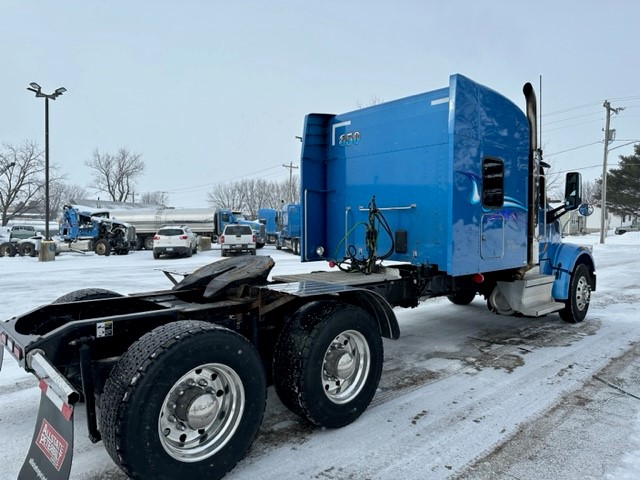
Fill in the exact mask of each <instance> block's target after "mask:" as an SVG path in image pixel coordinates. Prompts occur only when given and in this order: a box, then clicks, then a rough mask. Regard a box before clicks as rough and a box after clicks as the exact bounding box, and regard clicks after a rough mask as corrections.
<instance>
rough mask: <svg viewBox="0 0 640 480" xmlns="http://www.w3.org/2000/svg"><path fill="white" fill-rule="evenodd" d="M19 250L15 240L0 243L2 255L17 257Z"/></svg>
mask: <svg viewBox="0 0 640 480" xmlns="http://www.w3.org/2000/svg"><path fill="white" fill-rule="evenodd" d="M17 252H18V250H17V249H16V246H15V244H14V243H13V242H4V243H2V244H0V257H15V256H16V253H17Z"/></svg>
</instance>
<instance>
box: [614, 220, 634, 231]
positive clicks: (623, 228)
mask: <svg viewBox="0 0 640 480" xmlns="http://www.w3.org/2000/svg"><path fill="white" fill-rule="evenodd" d="M627 232H640V225H638V221H637V220H634V221H633V222H631V225H621V226H619V227H616V230H615V233H616V235H622V234H623V233H627Z"/></svg>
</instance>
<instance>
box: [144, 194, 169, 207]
mask: <svg viewBox="0 0 640 480" xmlns="http://www.w3.org/2000/svg"><path fill="white" fill-rule="evenodd" d="M140 203H144V204H145V205H161V206H163V207H166V206H167V205H168V204H169V196H168V195H167V192H146V193H143V194H142V196H141V197H140Z"/></svg>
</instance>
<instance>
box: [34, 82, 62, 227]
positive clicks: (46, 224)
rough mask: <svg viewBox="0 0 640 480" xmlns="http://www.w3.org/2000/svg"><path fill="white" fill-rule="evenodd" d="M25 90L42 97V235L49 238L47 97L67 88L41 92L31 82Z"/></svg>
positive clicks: (54, 96) (50, 97) (35, 84)
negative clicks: (43, 217)
mask: <svg viewBox="0 0 640 480" xmlns="http://www.w3.org/2000/svg"><path fill="white" fill-rule="evenodd" d="M27 90H29V91H31V92H34V93H35V94H36V97H44V216H45V219H44V237H45V239H46V240H51V238H50V236H49V216H50V213H49V99H51V100H55V99H56V98H58V97H59V96H60V95H62V94H63V93H64V92H66V91H67V89H66V88H64V87H60V88H56V90H55V91H54V92H53V93H43V92H42V88H41V87H40V85H38V84H37V83H36V82H31V83H30V84H29V87H27Z"/></svg>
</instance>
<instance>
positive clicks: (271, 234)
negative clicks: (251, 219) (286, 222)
mask: <svg viewBox="0 0 640 480" xmlns="http://www.w3.org/2000/svg"><path fill="white" fill-rule="evenodd" d="M258 222H260V223H261V224H263V225H264V231H265V235H266V237H267V243H268V244H274V243H276V235H277V234H278V225H279V223H280V211H279V210H276V209H275V208H259V209H258Z"/></svg>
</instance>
